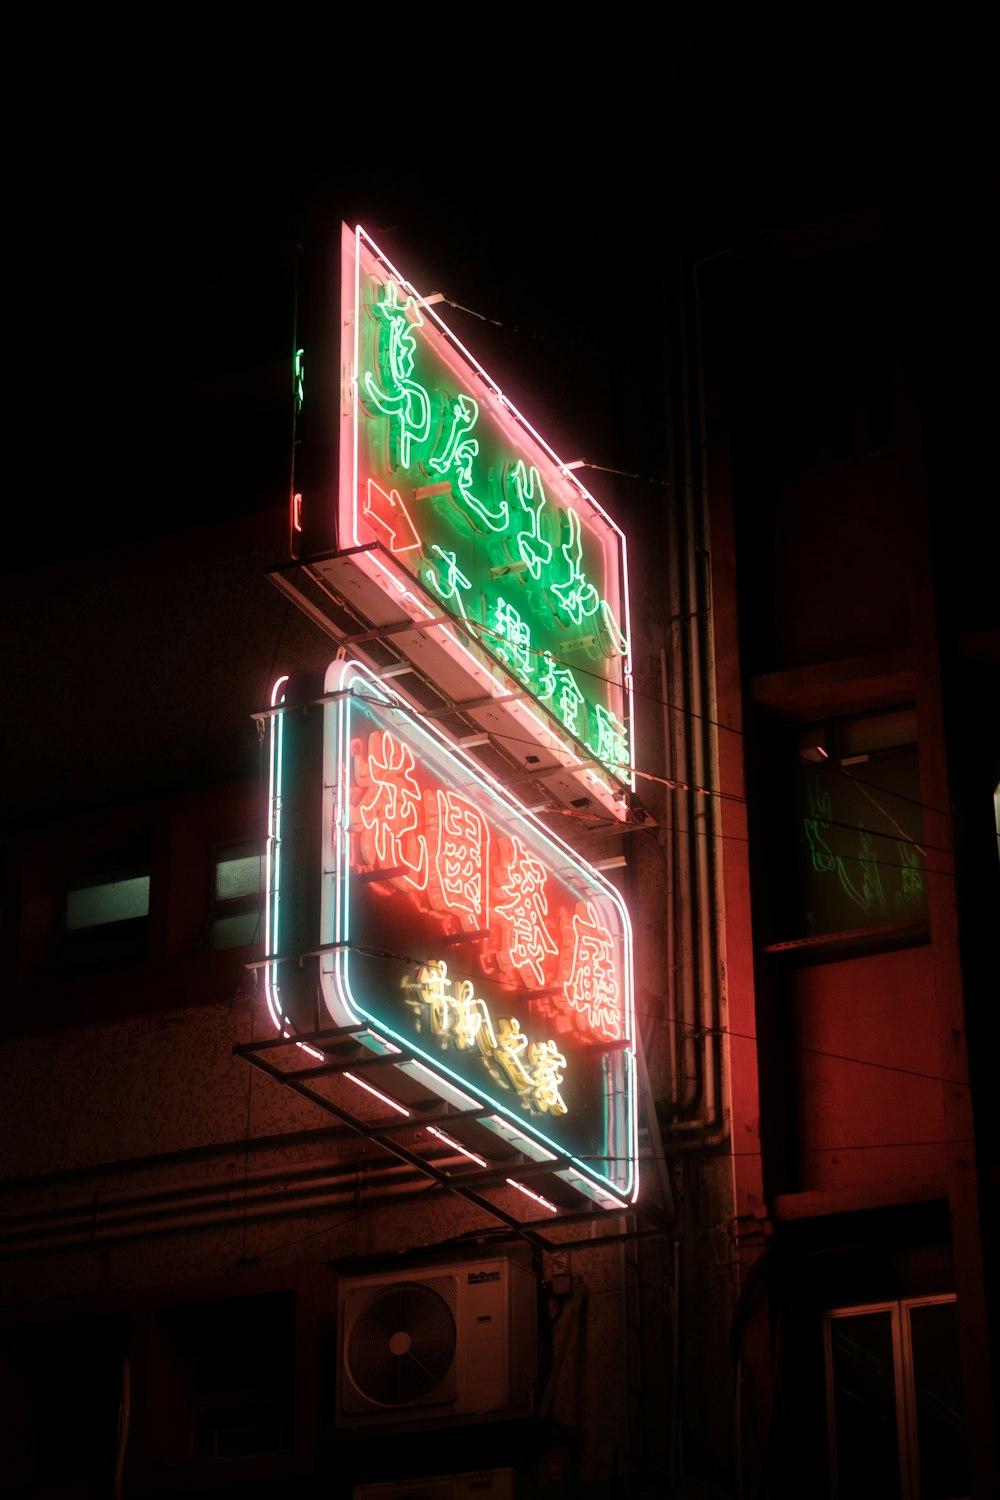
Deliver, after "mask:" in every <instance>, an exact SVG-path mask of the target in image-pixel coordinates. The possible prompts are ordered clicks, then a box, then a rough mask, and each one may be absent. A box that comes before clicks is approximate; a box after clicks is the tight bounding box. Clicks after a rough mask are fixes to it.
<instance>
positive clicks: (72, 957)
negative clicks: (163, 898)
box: [53, 831, 150, 969]
mask: <svg viewBox="0 0 1000 1500" xmlns="http://www.w3.org/2000/svg"><path fill="white" fill-rule="evenodd" d="M149 903H150V845H149V834H148V831H142V832H139V833H137V834H136V835H135V836H134V837H132V838H129V839H127V840H125V841H124V842H123V843H122V844H121V845H120V846H119V847H118V848H116V849H115V850H114V851H113V852H106V853H104V854H103V855H102V856H99V857H97V858H95V859H88V860H87V862H86V863H75V866H74V865H71V866H70V867H69V872H68V875H67V878H66V879H65V882H64V885H63V892H62V911H61V913H60V918H61V925H62V933H61V941H60V942H59V943H58V945H57V948H56V951H55V953H54V954H53V958H54V963H55V966H56V967H57V968H67V969H80V968H88V967H108V968H112V967H114V966H115V965H119V964H130V963H138V962H140V961H141V960H142V959H144V958H145V957H146V949H147V942H148V936H149Z"/></svg>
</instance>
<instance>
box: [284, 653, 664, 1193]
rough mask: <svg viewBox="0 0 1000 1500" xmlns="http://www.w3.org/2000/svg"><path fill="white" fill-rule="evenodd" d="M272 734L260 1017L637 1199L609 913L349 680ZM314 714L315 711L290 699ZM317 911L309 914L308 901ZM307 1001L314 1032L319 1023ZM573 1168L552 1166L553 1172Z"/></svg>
mask: <svg viewBox="0 0 1000 1500" xmlns="http://www.w3.org/2000/svg"><path fill="white" fill-rule="evenodd" d="M276 695H277V696H276V698H275V713H274V715H273V717H272V721H271V809H272V812H271V817H272V830H271V853H270V858H269V861H268V864H269V887H268V895H267V938H266V942H267V953H268V959H269V961H268V963H267V966H266V969H265V974H266V978H267V995H268V1002H269V1005H270V1008H271V1011H272V1015H273V1018H274V1021H275V1024H276V1025H277V1026H278V1027H279V1028H280V1029H282V1030H284V1031H286V1032H289V1033H290V1034H295V1033H298V1034H305V1033H307V1032H312V1031H315V1030H316V1029H317V1028H318V1027H322V1026H323V1025H330V1024H333V1025H336V1026H352V1027H360V1028H361V1030H360V1032H359V1036H360V1039H361V1040H362V1041H363V1043H364V1044H365V1045H367V1046H368V1047H369V1048H370V1049H371V1050H372V1051H374V1052H376V1053H378V1054H380V1055H382V1056H387V1057H391V1056H392V1055H394V1054H395V1053H396V1052H398V1053H399V1054H400V1057H401V1061H400V1062H399V1063H398V1064H397V1066H398V1067H400V1068H402V1069H403V1070H404V1071H407V1072H410V1073H414V1074H415V1075H416V1076H417V1077H419V1078H420V1079H421V1081H422V1082H423V1084H424V1085H425V1086H427V1087H429V1088H431V1089H432V1090H434V1091H436V1092H437V1093H438V1094H440V1095H441V1096H442V1097H443V1098H444V1099H446V1100H447V1101H448V1102H450V1103H452V1104H455V1105H456V1106H457V1107H459V1108H461V1109H472V1110H476V1109H477V1108H478V1109H479V1110H480V1111H481V1113H480V1115H479V1118H480V1121H481V1123H482V1124H483V1125H485V1126H487V1128H489V1129H492V1130H495V1131H497V1133H499V1134H501V1135H504V1136H505V1137H506V1138H507V1139H508V1140H511V1141H514V1142H515V1143H516V1144H517V1145H518V1147H519V1149H521V1150H522V1151H524V1152H525V1153H526V1154H528V1155H530V1156H533V1157H536V1158H537V1159H539V1160H541V1161H544V1160H546V1159H552V1160H553V1161H554V1162H556V1161H557V1159H558V1167H554V1170H559V1171H561V1172H562V1174H563V1175H564V1176H567V1177H569V1178H570V1179H571V1180H572V1181H573V1182H574V1183H575V1184H576V1185H577V1186H578V1187H580V1188H581V1190H582V1191H584V1192H586V1193H589V1194H590V1196H592V1197H594V1198H596V1199H597V1200H598V1201H599V1202H604V1203H606V1205H607V1206H609V1207H620V1206H621V1205H622V1204H623V1203H624V1202H628V1201H630V1200H631V1199H632V1198H633V1197H634V1195H635V1192H636V1189H637V1181H636V1128H637V1127H636V1108H637V1105H636V1095H635V1056H634V1035H635V1033H634V1017H633V1000H632V947H631V930H630V926H629V921H628V914H627V912H626V909H625V906H624V903H623V901H622V898H621V896H620V894H619V893H618V892H617V891H616V890H615V888H614V887H613V886H612V885H610V884H609V883H608V882H607V881H606V880H604V878H603V877H602V876H601V875H599V874H598V873H597V872H596V871H595V870H593V869H592V868H591V867H590V866H588V865H587V864H586V863H585V862H584V861H583V860H581V859H580V857H579V856H578V855H577V854H576V853H575V852H574V851H573V850H571V849H570V848H569V846H568V845H565V844H563V843H562V841H561V840H559V839H557V838H555V837H554V836H553V835H552V834H550V833H549V832H548V831H547V830H546V829H545V828H544V826H543V825H542V824H541V823H540V822H539V821H538V820H537V819H535V818H534V817H533V816H532V815H531V814H530V813H528V812H527V811H526V810H525V809H524V808H523V807H522V806H521V805H520V804H519V803H518V802H517V801H516V800H515V799H514V798H513V797H511V796H510V794H509V793H508V792H507V791H506V790H504V789H503V788H502V787H500V786H499V785H498V784H497V783H495V782H493V781H492V780H491V779H490V778H489V777H488V776H486V775H485V774H484V773H483V772H482V771H481V770H480V769H479V768H478V766H476V765H475V764H474V763H473V762H472V761H471V760H470V759H469V757H467V756H465V755H464V754H463V753H462V752H461V751H460V750H458V749H456V748H455V747H453V746H452V745H451V744H450V743H449V742H448V741H447V740H446V739H445V738H444V736H443V735H441V734H439V733H438V732H437V731H436V730H435V729H433V728H432V727H431V726H430V725H429V724H428V723H427V722H426V721H425V720H423V719H421V718H420V717H419V716H418V715H417V714H415V713H414V712H413V710H411V709H410V708H409V707H408V706H407V705H406V704H405V703H404V702H403V701H402V700H401V699H400V698H398V697H397V696H396V695H395V694H393V693H392V692H391V690H390V689H388V688H387V687H385V685H384V684H382V683H380V682H379V681H378V680H377V679H376V678H375V677H374V676H373V675H372V674H371V673H370V672H369V671H368V670H367V669H366V668H364V667H363V666H360V665H359V664H357V663H353V662H348V661H344V660H340V661H336V662H334V663H332V664H331V666H330V667H329V668H328V670H327V673H326V676H325V680H324V682H323V684H322V687H320V686H319V685H318V684H316V683H315V682H313V683H311V684H308V685H306V684H301V683H300V684H294V683H293V684H291V685H289V684H287V683H285V682H284V680H283V681H282V684H280V685H279V687H278V688H277V689H276ZM309 699H311V702H307V700H309ZM316 893H318V894H316ZM317 995H318V996H319V997H320V999H321V1011H320V1013H317V1008H316V1004H317ZM567 1159H568V1160H569V1162H570V1165H569V1166H567V1165H566V1160H567Z"/></svg>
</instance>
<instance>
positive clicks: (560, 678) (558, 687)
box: [538, 651, 587, 740]
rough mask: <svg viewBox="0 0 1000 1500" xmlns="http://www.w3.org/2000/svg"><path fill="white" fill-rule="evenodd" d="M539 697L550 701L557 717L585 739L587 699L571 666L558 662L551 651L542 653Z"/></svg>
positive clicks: (579, 737) (578, 737) (572, 731)
mask: <svg viewBox="0 0 1000 1500" xmlns="http://www.w3.org/2000/svg"><path fill="white" fill-rule="evenodd" d="M538 696H539V698H540V699H541V701H542V702H543V703H548V705H549V707H550V708H551V710H552V712H553V713H554V714H555V716H556V718H557V719H560V720H561V721H562V723H563V724H565V726H566V728H567V729H568V730H569V731H570V733H571V734H575V735H576V737H577V739H581V740H582V739H583V726H584V719H585V716H586V710H587V700H586V698H585V697H584V696H583V694H582V692H581V691H580V686H579V684H578V682H577V680H576V678H575V676H574V675H573V671H572V669H571V668H570V667H564V666H563V665H562V663H561V662H557V661H556V659H555V657H554V656H553V655H552V653H551V651H545V652H543V653H542V676H541V683H540V686H539V693H538Z"/></svg>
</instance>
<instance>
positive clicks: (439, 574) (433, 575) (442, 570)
mask: <svg viewBox="0 0 1000 1500" xmlns="http://www.w3.org/2000/svg"><path fill="white" fill-rule="evenodd" d="M431 551H432V552H436V553H437V554H438V557H439V558H440V559H441V561H440V563H439V564H438V567H437V569H434V568H428V570H427V572H426V574H425V575H424V576H425V577H426V579H427V582H428V583H429V584H430V586H431V588H432V589H433V590H434V592H435V593H436V594H439V595H440V596H441V598H442V599H443V600H444V602H445V604H447V605H449V606H450V607H451V609H452V610H454V612H455V613H456V614H459V615H461V616H462V619H463V620H464V619H466V618H467V616H466V613H465V601H464V600H463V598H462V595H461V594H460V593H459V589H471V587H472V580H471V578H466V576H465V574H464V573H463V572H462V570H461V568H460V567H459V566H458V558H457V557H456V556H455V553H454V552H446V551H445V549H444V548H443V547H439V546H438V545H437V543H436V542H432V543H431Z"/></svg>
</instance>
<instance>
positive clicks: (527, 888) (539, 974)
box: [493, 835, 559, 985]
mask: <svg viewBox="0 0 1000 1500" xmlns="http://www.w3.org/2000/svg"><path fill="white" fill-rule="evenodd" d="M500 844H501V849H502V851H503V853H504V855H505V856H506V858H505V872H504V878H503V881H502V883H501V890H502V893H503V898H504V899H503V900H502V901H498V902H497V903H496V905H495V906H494V908H493V918H494V921H495V923H496V925H497V927H498V929H499V942H498V944H497V949H496V958H497V962H498V963H499V965H500V967H501V968H514V969H516V970H517V972H518V973H519V974H520V976H521V978H522V979H523V980H524V982H525V984H529V985H530V984H536V985H543V984H544V983H545V969H544V964H545V960H546V957H548V956H550V955H551V956H552V957H556V956H557V955H558V953H559V949H558V948H557V946H556V944H555V943H554V942H553V940H552V934H551V933H550V932H549V929H548V926H547V925H546V920H545V919H546V917H547V916H548V914H549V902H548V897H547V895H546V893H545V884H546V879H547V876H546V872H545V866H544V865H542V864H540V863H539V861H538V860H537V859H532V858H531V855H530V854H528V852H527V850H526V849H525V848H524V845H523V844H522V843H521V840H520V839H519V838H518V837H517V836H516V835H514V837H512V838H509V839H506V838H505V839H501V841H500Z"/></svg>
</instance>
